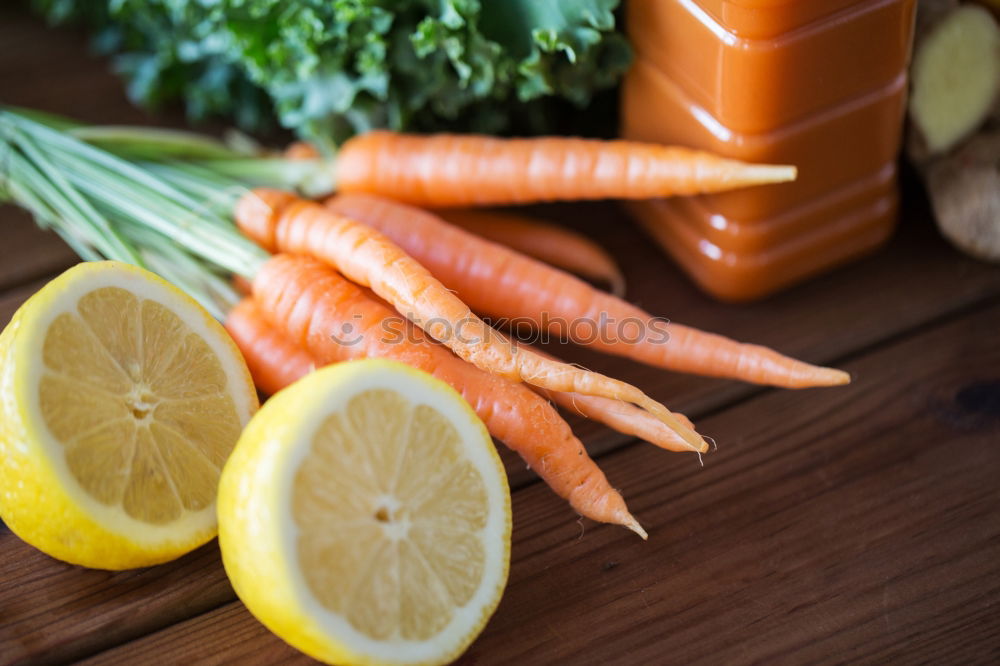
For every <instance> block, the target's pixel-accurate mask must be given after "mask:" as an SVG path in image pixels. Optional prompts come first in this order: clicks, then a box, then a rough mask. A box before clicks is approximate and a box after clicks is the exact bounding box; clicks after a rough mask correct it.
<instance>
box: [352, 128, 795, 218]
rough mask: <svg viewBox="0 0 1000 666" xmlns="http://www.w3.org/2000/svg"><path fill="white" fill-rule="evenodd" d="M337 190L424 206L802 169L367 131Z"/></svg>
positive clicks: (655, 193) (663, 152)
mask: <svg viewBox="0 0 1000 666" xmlns="http://www.w3.org/2000/svg"><path fill="white" fill-rule="evenodd" d="M336 173H337V188H338V189H339V190H340V191H341V192H368V193H371V194H381V195H383V196H388V197H392V198H394V199H397V200H399V201H405V202H407V203H411V204H414V205H418V206H423V207H426V208H435V207H445V206H449V207H450V206H473V205H487V204H512V203H530V202H538V201H555V200H580V199H608V198H615V199H649V198H653V197H666V196H673V195H677V194H700V193H703V192H718V191H721V190H731V189H735V188H739V187H745V186H748V185H759V184H763V183H779V182H784V181H789V180H794V179H795V175H796V171H795V167H790V166H774V165H764V164H746V163H745V162H738V161H735V160H729V159H724V158H722V157H719V156H717V155H712V154H710V153H705V152H701V151H696V150H691V149H688V148H679V147H671V146H660V145H656V144H646V143H637V142H633V141H599V140H594V139H575V138H566V137H542V138H534V139H498V138H494V137H490V136H481V135H457V134H438V135H432V136H417V135H407V134H397V133H395V132H388V131H376V132H368V133H367V134H362V135H359V136H356V137H354V138H352V139H350V140H348V141H347V142H346V143H344V145H343V146H342V147H341V149H340V154H339V155H338V157H337V166H336Z"/></svg>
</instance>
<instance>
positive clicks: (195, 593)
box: [0, 218, 1000, 661]
mask: <svg viewBox="0 0 1000 666" xmlns="http://www.w3.org/2000/svg"><path fill="white" fill-rule="evenodd" d="M589 219H593V218H589ZM932 234H933V231H932V230H931V229H930V228H929V225H928V224H927V223H926V220H924V221H923V222H921V221H920V220H919V219H918V220H917V221H916V223H915V224H912V225H909V226H908V227H907V229H905V231H904V233H901V234H900V235H899V237H898V238H897V239H896V240H895V241H894V242H893V244H892V246H891V247H890V248H889V249H888V250H887V251H885V252H884V253H883V254H881V255H880V256H879V257H877V258H872V259H870V260H868V261H866V262H863V263H861V264H859V265H858V266H857V267H855V269H853V270H852V271H843V272H842V273H841V274H840V275H839V276H835V277H831V278H829V279H824V280H818V281H814V282H813V283H811V284H808V285H804V286H803V287H801V288H799V289H797V290H793V292H790V293H789V294H787V295H784V296H780V297H777V298H776V299H773V300H772V301H769V302H767V303H764V304H759V305H756V306H747V307H743V308H731V307H726V306H721V305H718V304H713V303H710V302H708V301H707V300H705V299H704V298H702V297H700V296H698V295H697V293H695V292H694V291H693V290H691V288H690V287H687V286H686V284H685V283H684V282H683V280H682V279H681V278H680V277H679V276H677V275H676V274H673V273H672V272H671V271H672V269H669V268H666V267H664V266H660V267H659V269H658V270H660V271H661V272H663V273H664V278H663V280H661V287H662V286H663V285H667V287H666V288H661V289H659V290H657V289H656V288H655V287H656V285H655V284H653V281H651V280H649V277H648V276H647V275H646V274H645V273H644V272H643V271H645V270H646V269H641V266H643V265H648V264H655V260H654V259H653V258H651V257H646V256H644V255H642V254H639V260H638V261H637V262H635V265H636V266H637V268H636V269H633V270H634V271H639V272H640V278H639V279H635V280H634V283H635V284H636V286H637V289H636V292H637V293H640V294H644V295H646V300H648V299H651V298H654V297H658V298H659V299H660V302H661V303H662V305H661V306H660V307H661V308H663V309H664V310H666V309H667V308H668V307H670V303H669V300H671V298H672V297H673V295H675V294H680V295H681V296H682V298H679V299H678V300H679V302H680V305H679V307H683V308H686V312H687V313H689V314H690V317H685V318H686V319H690V318H691V317H694V318H697V319H699V320H700V321H699V323H706V324H707V325H708V327H710V328H715V329H717V330H718V329H725V328H729V329H730V330H732V328H733V326H735V325H734V324H732V323H730V320H731V318H735V319H737V320H738V322H739V323H740V325H743V326H744V327H745V328H748V329H754V330H755V331H757V332H758V333H759V334H760V335H759V336H755V338H756V339H761V338H767V337H770V338H771V340H772V342H773V340H777V339H778V336H780V335H786V336H788V338H789V340H790V342H789V344H788V345H780V344H779V345H777V346H779V347H783V348H788V347H789V346H796V347H799V348H800V349H803V350H809V352H808V353H807V354H804V355H806V356H809V357H811V358H813V359H814V360H818V361H821V362H831V361H833V360H835V359H836V358H837V357H838V356H839V355H841V354H844V353H849V352H850V351H851V350H852V349H857V348H859V347H863V346H865V345H867V344H871V343H874V342H877V341H878V340H882V339H886V338H889V337H892V336H894V335H898V334H899V333H900V332H902V331H905V330H907V329H909V328H912V327H914V326H920V325H923V324H925V323H926V322H928V321H931V320H933V319H934V318H936V317H940V316H942V315H945V314H947V313H948V312H952V311H955V310H956V309H959V308H963V307H968V306H970V304H974V303H977V302H979V301H981V300H982V299H984V298H989V297H990V295H991V294H994V293H996V289H997V286H998V283H1000V279H998V278H1000V276H998V273H1000V271H997V270H996V269H993V268H990V267H986V266H985V265H981V264H977V263H975V262H971V261H966V260H964V259H961V258H958V257H957V256H956V255H955V254H954V253H953V252H952V251H951V250H949V249H947V248H945V247H944V246H943V245H942V244H940V243H937V242H934V239H933V236H932ZM615 238H617V239H618V241H617V242H618V243H619V247H620V246H621V244H622V243H625V242H626V241H627V242H628V244H629V246H630V247H632V248H634V249H635V251H637V252H640V253H641V252H642V248H643V241H642V238H641V237H640V236H638V235H637V234H635V233H634V232H631V231H629V230H627V229H621V230H619V231H618V232H617V233H616V235H615ZM640 269H641V270H640ZM953 276H958V278H955V277H953ZM647 284H652V285H653V286H652V288H651V287H647V286H645V285H647ZM872 285H879V288H877V289H873V288H872ZM38 286H40V283H35V284H33V285H31V286H28V287H25V288H22V289H20V290H17V291H15V292H13V293H10V294H7V295H6V298H4V299H3V300H2V301H0V320H2V321H4V322H6V320H7V319H8V318H9V316H10V314H11V313H12V312H13V310H14V308H16V306H17V305H19V304H20V302H21V301H22V300H23V299H24V298H26V297H27V296H28V295H30V293H31V292H32V291H33V290H34V288H37V287H38ZM915 294H919V297H916V296H914V295H915ZM755 313H757V314H755ZM574 358H577V359H581V358H585V356H584V355H583V354H581V355H580V356H576V357H574ZM588 364H589V365H591V366H594V367H596V368H597V369H600V370H602V371H609V370H610V371H614V372H617V374H619V375H620V376H623V377H625V378H626V379H629V380H632V381H640V385H643V386H645V387H646V388H649V387H650V386H652V387H653V389H652V390H651V393H653V394H654V395H656V396H658V397H660V398H662V399H667V398H671V397H672V398H674V400H671V401H670V402H671V404H674V405H678V404H679V405H680V406H681V408H682V409H684V410H686V411H688V413H690V414H691V415H692V416H694V417H696V418H697V417H699V416H701V415H702V414H704V413H706V411H707V410H711V409H715V408H718V407H719V406H720V405H725V404H728V403H729V402H730V401H733V400H736V399H739V398H740V397H742V396H746V395H747V394H749V393H751V392H752V391H753V390H755V389H753V388H751V387H746V386H741V385H738V384H735V383H729V382H721V381H716V380H707V379H699V378H692V377H684V376H680V375H673V374H670V373H666V372H662V371H657V370H655V369H649V368H644V367H642V366H638V365H637V364H633V363H628V362H623V361H618V360H616V359H608V358H606V357H600V358H598V357H596V356H595V357H594V358H593V361H592V362H588ZM637 377H638V378H639V379H638V380H637V379H636V378H637ZM643 378H644V379H643ZM862 379H865V378H864V377H862ZM839 393H840V391H839V390H834V391H807V392H796V393H788V394H787V395H788V398H787V399H788V400H789V401H791V402H792V403H795V402H801V404H803V405H807V404H811V403H812V402H813V401H816V400H826V399H828V398H830V399H833V398H835V397H836V396H837V395H839ZM768 420H771V417H769V419H768ZM571 422H572V423H573V426H574V429H575V430H576V431H577V432H578V434H580V436H581V438H582V439H583V441H584V442H585V443H586V444H587V445H588V448H590V449H591V451H592V452H594V453H595V455H597V454H599V453H601V452H606V451H608V450H611V449H613V448H615V447H619V446H621V445H623V444H624V443H625V442H626V441H627V440H626V439H625V438H624V437H622V436H620V435H618V434H617V433H610V432H608V431H607V430H606V429H604V428H601V427H598V426H596V425H594V424H592V423H589V422H586V421H582V420H580V419H571ZM717 423H718V421H716V420H709V421H707V422H706V423H704V424H700V425H701V427H702V429H703V431H704V432H705V433H707V434H710V435H713V436H715V437H716V438H717V439H719V441H720V442H723V444H725V442H726V441H727V438H728V437H727V431H726V430H724V429H721V428H718V426H717V425H716V424H717ZM655 454H656V455H658V456H659V455H665V456H666V458H665V459H664V460H666V461H667V464H670V465H672V466H673V467H676V469H677V470H678V473H679V474H681V475H683V476H685V477H691V478H695V477H698V478H700V476H701V475H700V474H699V473H698V472H699V468H698V466H697V462H696V461H695V460H694V459H693V458H692V457H688V456H685V457H676V456H670V455H667V454H660V452H658V451H657V452H655ZM503 458H504V461H505V463H506V465H507V469H508V472H509V474H510V477H511V482H512V485H513V487H515V488H516V487H521V486H524V485H525V484H527V483H530V482H531V481H532V480H533V478H534V475H533V473H531V472H529V471H528V470H526V469H525V467H524V465H523V463H521V462H520V460H519V459H517V457H516V456H513V455H511V454H509V452H507V451H506V450H504V452H503ZM706 464H707V465H708V467H710V468H712V467H714V466H715V465H716V459H715V456H714V455H713V456H708V457H707V458H706ZM602 466H603V462H602ZM607 472H608V476H609V478H610V479H611V481H612V483H613V484H615V485H616V486H619V487H622V488H623V490H624V493H625V496H626V498H627V499H628V500H629V502H630V504H631V505H633V506H634V505H635V501H636V498H635V497H634V496H633V492H634V491H633V488H634V486H633V485H632V483H631V479H630V478H629V477H628V476H625V475H619V474H618V473H617V472H615V471H614V470H613V469H609V470H607ZM543 495H544V492H543ZM550 501H551V502H554V503H555V506H556V507H558V509H559V515H560V516H561V520H562V521H563V522H564V523H565V524H566V525H567V526H568V527H569V528H570V529H571V530H572V529H576V525H575V523H574V521H573V514H572V513H571V512H570V510H569V509H568V508H567V507H565V506H564V505H563V504H561V503H560V502H559V501H558V500H556V499H555V498H550ZM521 529H524V528H521ZM17 545H18V544H17V543H16V540H13V539H11V540H7V541H2V542H0V559H3V560H5V561H16V562H18V566H19V568H20V569H21V571H22V572H23V574H24V578H23V579H22V580H26V581H30V583H25V584H21V583H18V584H15V583H14V582H13V581H9V580H5V579H3V578H2V577H0V599H5V598H7V597H8V596H10V595H14V594H20V595H25V596H26V597H29V598H31V599H33V604H35V605H36V606H35V609H34V611H32V612H31V613H29V614H28V615H23V614H21V613H20V612H14V611H12V610H8V611H7V612H5V613H2V614H0V617H2V622H0V654H23V655H26V654H28V653H26V652H24V649H25V648H24V647H23V646H21V645H20V644H19V643H17V638H18V637H19V636H20V635H22V634H24V633H25V632H28V633H31V632H34V634H37V635H35V637H34V638H32V640H31V642H30V647H31V650H32V652H31V654H33V655H35V656H44V657H46V658H60V659H62V658H72V657H74V656H76V655H82V654H87V653H88V652H89V651H91V650H95V649H101V648H105V647H110V646H111V645H114V644H115V642H117V641H118V640H119V638H120V637H121V636H133V635H138V633H137V632H141V631H145V630H146V629H147V628H153V627H156V626H159V627H162V626H166V625H168V624H170V623H171V622H174V621H175V620H176V619H178V616H177V614H176V605H175V603H174V600H175V599H182V600H185V601H184V603H185V604H188V603H189V604H191V605H192V607H197V608H210V607H214V606H218V605H220V604H223V603H225V602H227V601H230V600H231V599H232V598H233V596H232V591H231V590H230V589H229V588H228V585H227V584H226V582H225V579H224V573H223V571H222V570H221V568H219V567H218V566H217V565H215V564H212V563H208V564H207V565H206V563H205V561H204V560H202V559H199V558H193V559H190V560H187V559H185V560H181V561H180V562H177V563H174V564H172V565H168V566H167V567H166V568H163V567H156V568H154V569H151V570H150V571H149V572H148V573H147V574H146V576H147V578H146V579H145V580H149V581H153V580H155V579H156V578H157V577H162V578H164V579H169V580H172V581H175V582H174V583H173V587H172V588H170V592H169V593H166V594H164V595H162V596H157V597H155V598H151V599H148V600H145V599H141V598H139V597H134V598H118V599H114V598H112V597H113V596H114V595H113V593H112V592H110V591H109V592H108V593H107V594H108V597H109V598H108V599H101V596H100V594H99V593H96V596H95V597H94V598H93V603H94V606H93V607H92V608H88V607H86V606H79V607H72V608H69V607H65V606H63V605H62V604H60V600H59V596H58V595H53V594H52V590H53V589H60V588H61V587H63V586H70V587H71V588H72V587H73V585H74V583H73V579H74V577H75V576H84V572H83V570H79V569H74V568H69V569H66V568H63V567H62V566H61V565H58V564H57V563H55V562H54V561H53V560H51V559H50V558H48V557H46V556H44V555H42V554H41V553H37V552H35V551H32V550H30V549H24V548H17V547H16V546H17ZM205 566H207V567H208V570H207V571H203V570H202V567H205ZM175 571H177V572H187V575H182V574H180V573H175ZM118 575H120V576H122V577H123V578H128V576H129V575H128V574H118ZM115 576H116V575H112V576H111V577H110V578H109V579H108V580H109V581H112V587H113V585H114V583H113V581H116V580H117V579H116V578H115ZM202 576H207V578H202ZM206 580H211V581H212V584H206ZM150 585H151V587H152V586H154V585H155V584H154V583H152V582H150ZM139 608H141V609H142V616H141V617H142V620H143V622H142V623H138V622H137V623H135V624H136V626H134V627H129V626H127V625H129V623H130V622H133V619H134V618H138V617H139V615H137V609H139ZM19 610H20V611H24V612H28V611H31V610H32V609H31V607H19ZM40 614H41V615H40ZM40 616H46V617H50V618H51V617H56V616H60V617H62V618H63V619H64V622H62V623H60V624H59V625H58V627H59V631H58V632H55V631H50V630H49V628H47V627H46V626H45V625H40V624H36V623H35V622H36V620H37V617H40ZM33 618H34V619H33ZM84 620H86V621H84ZM104 626H113V627H118V628H120V629H121V631H122V633H121V634H116V633H114V632H110V631H105V630H103V629H102V630H98V631H95V627H104ZM0 661H3V659H0Z"/></svg>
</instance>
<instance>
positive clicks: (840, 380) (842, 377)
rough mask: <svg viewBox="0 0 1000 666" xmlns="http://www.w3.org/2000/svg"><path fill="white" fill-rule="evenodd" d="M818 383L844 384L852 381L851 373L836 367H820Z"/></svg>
mask: <svg viewBox="0 0 1000 666" xmlns="http://www.w3.org/2000/svg"><path fill="white" fill-rule="evenodd" d="M820 371H821V374H820V376H819V377H817V380H818V381H817V384H819V385H821V386H843V385H845V384H850V383H851V375H850V374H848V373H846V372H844V371H843V370H837V369H836V368H820Z"/></svg>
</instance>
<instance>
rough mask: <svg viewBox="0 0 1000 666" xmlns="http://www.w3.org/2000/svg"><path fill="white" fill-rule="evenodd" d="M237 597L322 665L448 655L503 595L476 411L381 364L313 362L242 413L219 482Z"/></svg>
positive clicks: (501, 527) (498, 487) (485, 438)
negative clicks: (318, 365)
mask: <svg viewBox="0 0 1000 666" xmlns="http://www.w3.org/2000/svg"><path fill="white" fill-rule="evenodd" d="M219 514H220V545H221V546H222V554H223V560H224V562H225V564H226V570H227V572H229V574H230V578H231V580H232V581H233V585H234V587H235V588H236V591H237V593H238V594H239V595H240V597H241V598H242V599H243V601H244V602H245V603H246V604H247V607H248V608H249V609H250V610H251V612H253V613H254V615H256V616H257V617H258V618H259V619H260V620H261V621H263V622H264V624H266V625H267V626H268V627H269V628H271V629H272V630H273V631H275V633H277V634H278V635H279V636H280V637H281V638H283V639H284V640H286V641H287V642H289V643H290V644H292V645H293V646H295V647H297V648H299V649H300V650H303V651H304V652H306V653H308V654H310V655H312V656H314V657H316V658H318V659H321V660H324V661H327V662H331V663H400V664H403V663H405V664H413V663H443V662H446V661H448V660H450V659H453V658H455V657H456V656H458V654H460V653H461V650H463V649H464V648H465V646H467V645H468V643H469V642H471V641H472V640H473V639H474V638H475V636H476V635H477V634H478V633H479V631H480V630H481V629H482V627H483V625H484V624H485V622H486V620H487V619H488V618H489V615H490V614H491V613H492V612H493V610H494V609H495V607H496V604H497V603H498V602H499V598H500V595H501V593H502V589H503V585H504V583H505V581H506V575H507V567H508V562H509V552H510V496H509V491H508V489H507V484H506V478H505V473H504V471H503V468H502V465H501V464H500V461H499V458H498V456H497V454H496V451H495V449H494V448H493V445H492V442H491V440H490V438H489V435H488V433H487V432H486V430H485V427H484V426H483V425H482V422H481V421H479V420H478V418H477V417H476V416H475V413H474V412H472V410H471V408H470V407H469V406H468V404H467V403H465V401H464V400H463V399H462V398H461V396H459V395H458V394H457V393H455V392H454V391H453V390H452V389H451V388H450V387H448V386H447V385H445V384H443V383H442V382H440V381H438V380H436V379H434V378H432V377H430V376H429V375H427V374H425V373H422V372H420V371H417V370H414V369H412V368H409V367H407V366H404V365H401V364H398V363H393V362H387V361H360V362H352V363H346V364H340V365H338V366H333V367H329V368H325V369H322V370H320V371H317V372H315V373H313V374H312V375H309V376H308V377H306V378H305V379H303V380H300V381H299V382H297V383H296V384H295V385H293V386H292V387H291V388H289V389H286V390H285V391H283V392H282V393H279V394H278V395H277V396H275V397H273V398H272V399H271V400H270V401H269V402H268V403H267V404H266V405H265V406H264V408H263V409H262V410H261V412H260V413H259V414H258V415H257V416H256V417H255V418H254V419H253V420H252V421H251V423H250V425H249V426H248V427H247V429H246V431H245V432H244V434H243V436H242V437H241V438H240V442H239V444H238V445H237V447H236V450H235V451H234V453H233V457H232V458H231V459H230V461H229V462H228V463H227V464H226V468H225V470H224V472H223V477H222V482H221V485H220V498H219Z"/></svg>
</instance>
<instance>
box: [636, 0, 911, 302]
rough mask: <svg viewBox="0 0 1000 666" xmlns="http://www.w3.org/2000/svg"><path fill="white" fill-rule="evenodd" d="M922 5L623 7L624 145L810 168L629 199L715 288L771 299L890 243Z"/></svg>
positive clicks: (881, 1) (754, 2) (764, 1)
mask: <svg viewBox="0 0 1000 666" xmlns="http://www.w3.org/2000/svg"><path fill="white" fill-rule="evenodd" d="M914 4H915V3H914V0H630V1H629V2H628V3H627V5H626V7H627V12H628V16H627V25H628V30H629V36H630V39H631V41H632V44H633V47H634V49H635V51H636V60H635V64H634V65H633V67H632V69H631V70H630V71H629V73H628V76H627V77H626V80H625V83H624V85H623V89H622V132H623V134H624V136H625V137H626V138H630V139H637V140H642V141H656V142H661V143H671V144H679V145H688V146H692V147H695V148H702V149H705V150H710V151H712V152H715V153H719V154H722V155H727V156H730V157H734V158H737V159H741V160H746V161H750V162H765V163H783V164H795V165H796V166H798V168H799V177H798V180H797V181H795V182H794V183H786V184H781V185H768V186H763V187H754V188H748V189H744V190H737V191H734V192H727V193H723V194H716V195H706V196H701V197H694V198H689V199H681V198H677V199H664V200H657V201H643V202H633V203H630V204H629V208H630V210H631V212H632V213H633V214H634V216H635V217H636V218H637V219H638V220H639V221H640V223H641V224H642V225H643V226H644V227H645V228H646V229H647V230H648V231H649V232H650V234H651V235H652V236H653V237H654V238H655V239H656V240H657V241H659V242H660V243H661V244H662V245H663V246H664V248H665V249H666V250H667V251H668V252H669V253H670V254H671V255H673V256H674V258H675V259H677V261H678V262H679V263H680V264H681V265H682V266H683V267H684V268H685V270H687V271H688V273H690V274H691V275H692V277H693V278H694V279H695V280H696V281H697V282H698V283H699V284H700V285H701V286H702V287H703V288H704V289H706V290H707V291H708V292H710V293H712V294H713V295H715V296H717V297H718V298H721V299H724V300H750V299H754V298H759V297H761V296H764V295H766V294H769V293H771V292H773V291H776V290H778V289H780V288H782V287H784V286H787V285H789V284H791V283H793V282H796V281H798V280H800V279H803V278H805V277H807V276H810V275H813V274H816V273H818V272H820V271H822V270H824V269H827V268H829V267H831V266H833V265H836V264H839V263H842V262H844V261H847V260H849V259H850V258H853V257H856V256H858V255H861V254H863V253H865V252H866V251H869V250H871V249H873V248H875V247H877V246H878V245H879V244H880V243H882V242H883V241H884V240H885V239H886V238H888V236H889V234H890V233H891V231H892V228H893V225H894V222H895V214H896V209H897V197H898V195H897V191H896V172H895V164H896V156H897V153H898V151H899V146H900V137H901V130H902V119H903V112H904V106H905V100H906V86H907V78H906V75H907V66H908V63H909V54H910V46H911V40H912V32H913V14H914Z"/></svg>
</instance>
